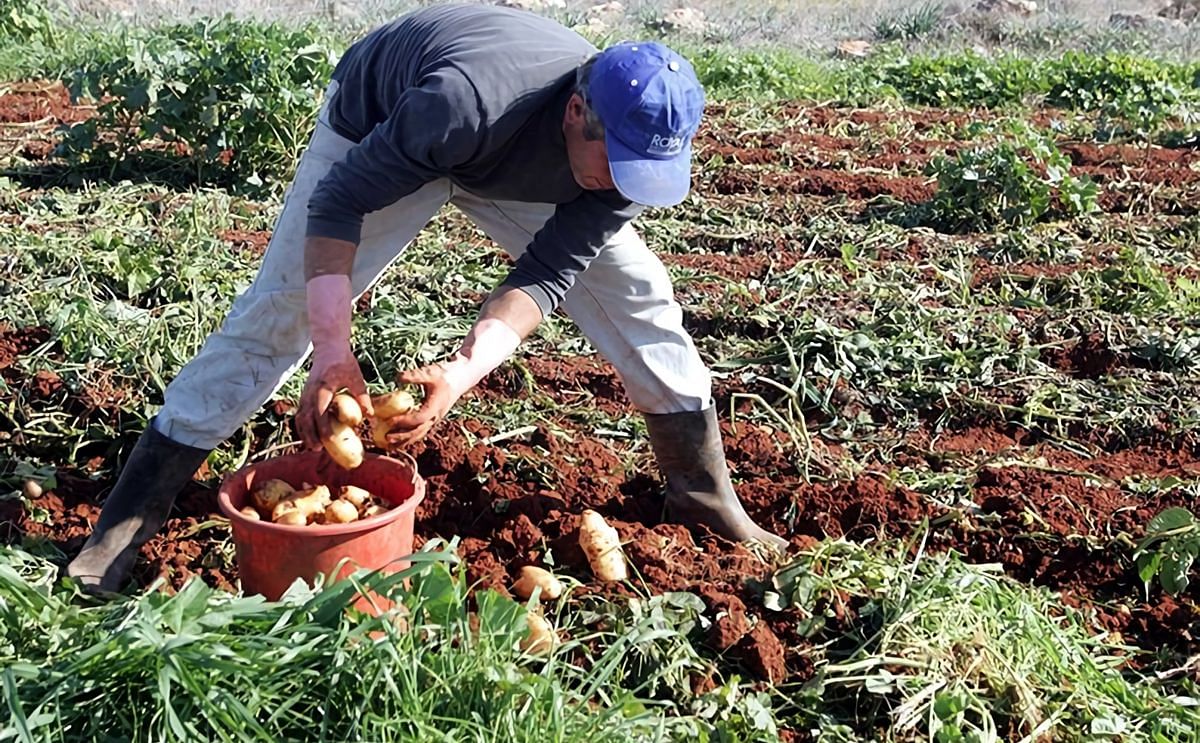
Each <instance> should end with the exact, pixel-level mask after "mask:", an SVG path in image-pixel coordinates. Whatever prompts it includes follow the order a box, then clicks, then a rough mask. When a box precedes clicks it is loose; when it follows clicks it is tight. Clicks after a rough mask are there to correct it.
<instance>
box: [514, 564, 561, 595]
mask: <svg viewBox="0 0 1200 743" xmlns="http://www.w3.org/2000/svg"><path fill="white" fill-rule="evenodd" d="M512 588H513V593H515V594H517V595H518V596H520V597H521V598H523V599H527V598H529V597H530V596H532V595H533V590H534V589H535V588H540V589H542V592H541V594H540V595H539V598H540V599H541V600H542V601H553V600H554V599H556V598H558V597H559V596H561V595H562V592H563V585H562V582H561V581H559V579H558V578H555V577H554V575H553V574H552V573H551V572H550V571H549V570H543V569H542V568H539V567H534V566H533V565H526V566H525V567H523V568H521V577H520V578H518V579H517V582H516V583H513V587H512Z"/></svg>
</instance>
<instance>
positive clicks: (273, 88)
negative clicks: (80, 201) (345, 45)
mask: <svg viewBox="0 0 1200 743" xmlns="http://www.w3.org/2000/svg"><path fill="white" fill-rule="evenodd" d="M119 50H120V51H119V52H117V53H114V52H113V51H112V50H105V51H104V52H103V53H100V54H97V55H96V56H93V57H90V58H88V59H86V60H85V61H84V62H83V63H82V64H81V65H80V66H79V68H78V69H77V70H75V72H74V73H73V74H72V75H71V76H70V79H69V80H68V81H67V82H68V86H69V89H70V91H71V94H72V96H73V97H74V98H79V97H86V98H90V99H92V100H95V101H98V102H99V107H98V109H97V111H96V115H95V116H94V117H93V118H91V119H89V120H87V121H85V122H82V123H79V124H75V125H74V126H72V127H70V129H69V130H68V131H67V132H66V134H65V137H64V140H63V144H62V154H63V155H65V156H66V158H67V159H68V161H69V162H70V163H71V164H72V165H73V166H74V167H76V168H79V169H82V170H101V171H102V170H104V169H107V170H108V171H109V173H110V174H114V175H115V174H116V173H117V172H118V171H119V170H121V169H131V168H138V167H140V168H141V169H143V170H145V169H150V170H151V171H153V170H155V169H156V168H157V169H158V170H159V171H160V172H164V171H165V172H176V171H182V172H185V173H188V174H190V175H192V176H193V177H194V178H195V180H196V181H198V182H210V183H216V184H220V185H229V186H235V187H237V188H239V189H240V190H243V191H251V192H252V191H256V190H262V189H263V188H265V187H266V184H267V183H268V182H270V181H274V180H278V179H281V178H285V177H286V175H287V174H288V173H289V172H290V170H291V168H292V167H293V165H294V160H295V158H296V156H297V154H298V152H299V149H300V148H301V146H302V145H303V143H304V139H305V137H307V134H308V132H309V131H310V130H311V123H312V120H313V118H314V116H315V114H316V111H317V107H318V105H319V101H320V97H321V91H322V90H323V88H324V86H325V85H326V83H327V82H328V79H329V74H330V72H331V71H332V65H333V62H334V61H335V55H334V53H333V51H332V50H331V47H330V46H328V45H326V44H325V43H324V42H323V40H322V38H321V36H320V35H319V33H318V32H317V30H315V29H314V28H297V29H292V28H284V27H283V26H280V25H275V24H269V25H268V24H261V23H247V22H241V21H237V20H234V19H232V18H228V17H226V18H222V19H216V20H205V21H199V22H195V23H189V24H180V25H175V26H171V27H168V28H166V29H162V30H159V31H157V32H155V33H153V34H147V33H141V32H135V33H131V34H129V35H128V36H126V37H124V38H123V40H122V43H121V44H120V45H119ZM150 163H153V164H150Z"/></svg>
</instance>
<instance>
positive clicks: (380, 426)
mask: <svg viewBox="0 0 1200 743" xmlns="http://www.w3.org/2000/svg"><path fill="white" fill-rule="evenodd" d="M390 430H391V429H390V428H388V424H387V422H386V421H384V420H383V419H382V418H375V419H372V421H371V441H373V442H375V446H377V447H379V448H380V449H383V450H384V451H389V450H390V449H391V448H392V445H391V443H390V442H389V441H388V440H387V435H388V431H390Z"/></svg>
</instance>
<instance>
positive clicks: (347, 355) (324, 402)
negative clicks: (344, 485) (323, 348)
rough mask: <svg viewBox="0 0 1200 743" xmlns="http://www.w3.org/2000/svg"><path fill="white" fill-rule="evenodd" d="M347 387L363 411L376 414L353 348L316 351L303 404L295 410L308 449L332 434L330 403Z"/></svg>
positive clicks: (319, 443)
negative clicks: (329, 414) (331, 351)
mask: <svg viewBox="0 0 1200 743" xmlns="http://www.w3.org/2000/svg"><path fill="white" fill-rule="evenodd" d="M342 390H346V391H347V392H349V393H350V395H351V396H352V397H353V398H354V399H355V400H356V401H357V402H358V405H359V407H361V408H362V409H363V415H373V414H374V411H373V410H372V409H371V396H370V395H369V394H368V393H367V383H366V382H365V381H364V380H363V375H362V370H361V369H359V367H358V359H356V358H354V354H353V353H351V352H350V348H349V347H346V348H345V349H340V350H339V351H336V352H334V353H328V352H321V353H313V363H312V371H311V372H310V373H309V375H308V381H307V382H305V384H304V391H303V392H302V393H301V394H300V405H299V409H298V410H297V411H296V432H297V433H298V434H299V435H300V441H301V442H303V444H304V448H305V449H315V448H317V447H318V446H320V445H321V440H322V439H326V438H329V437H330V436H331V435H332V434H333V430H332V427H331V423H330V419H329V416H328V415H327V411H328V410H329V403H330V402H332V400H333V396H334V395H336V394H337V393H338V392H340V391H342Z"/></svg>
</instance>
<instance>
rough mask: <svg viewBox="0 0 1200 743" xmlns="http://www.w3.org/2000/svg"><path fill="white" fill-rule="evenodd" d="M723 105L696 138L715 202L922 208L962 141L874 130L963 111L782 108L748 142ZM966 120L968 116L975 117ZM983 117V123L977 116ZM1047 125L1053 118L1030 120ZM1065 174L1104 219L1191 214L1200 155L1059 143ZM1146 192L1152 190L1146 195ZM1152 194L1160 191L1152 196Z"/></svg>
mask: <svg viewBox="0 0 1200 743" xmlns="http://www.w3.org/2000/svg"><path fill="white" fill-rule="evenodd" d="M723 115H725V116H727V115H729V110H728V107H727V106H719V107H717V108H716V109H714V113H713V115H710V116H709V117H708V118H707V119H706V123H705V124H704V125H703V126H702V127H701V129H700V132H699V134H698V135H697V138H696V149H697V153H698V156H699V157H700V158H701V159H707V158H710V157H714V156H719V157H720V158H721V159H722V160H723V161H724V162H725V163H727V164H728V165H727V167H725V168H722V169H719V170H717V171H714V172H712V173H711V174H710V175H709V177H708V178H706V179H704V180H702V181H701V182H700V183H698V188H700V189H701V190H705V189H711V191H713V192H715V193H716V194H719V195H741V194H761V193H764V192H766V193H772V194H795V195H811V196H817V197H829V196H841V197H845V198H848V199H851V200H854V201H863V200H869V199H873V198H875V197H877V196H881V195H887V196H890V197H893V198H896V199H898V200H900V201H903V202H907V203H912V204H917V203H922V202H924V201H927V200H929V199H930V198H931V197H932V195H933V193H934V191H935V190H936V184H935V183H934V181H933V180H932V179H931V178H928V177H926V176H925V175H924V168H925V166H926V165H927V164H928V163H929V162H930V161H931V160H932V159H933V158H934V156H936V155H938V154H939V153H944V154H947V155H953V154H954V153H955V152H956V151H957V150H958V149H959V148H961V147H963V146H964V143H962V142H955V141H948V140H944V139H936V138H934V139H922V138H903V139H880V138H879V137H878V136H877V135H876V134H875V132H876V129H875V127H881V126H883V125H885V124H886V123H888V122H892V121H895V122H908V123H910V124H911V125H912V126H913V127H914V129H915V130H916V131H917V132H918V133H923V132H928V131H930V130H931V129H934V128H936V127H944V126H947V125H956V126H957V125H962V124H964V123H966V122H967V121H968V120H969V118H970V117H968V115H967V114H963V113H961V112H952V111H939V110H904V111H896V112H879V111H863V110H841V109H831V108H824V107H806V106H800V105H787V106H783V107H781V109H780V110H779V112H778V116H777V117H776V120H777V121H780V122H783V128H782V129H781V130H777V131H772V132H769V133H764V134H759V135H754V134H747V133H743V132H740V131H739V130H738V128H737V127H736V126H733V127H731V126H728V125H727V120H726V119H723V118H722V116H723ZM973 116H974V114H972V115H971V117H973ZM981 116H982V117H983V118H988V115H987V114H986V112H985V113H983V114H981ZM1039 116H1040V119H1041V120H1044V122H1048V121H1049V120H1050V118H1052V116H1053V113H1052V112H1041V113H1040V114H1038V115H1037V116H1035V117H1034V119H1035V121H1037V120H1039ZM845 123H850V124H855V125H861V126H858V127H857V128H856V129H854V130H852V131H856V132H857V133H858V136H844V134H843V132H844V131H845V130H844V128H836V129H835V131H838V132H839V134H838V135H837V136H834V135H830V134H826V133H825V130H827V129H829V128H830V127H840V125H842V124H845ZM1061 148H1062V150H1063V152H1064V153H1065V154H1066V155H1067V156H1068V157H1070V158H1071V161H1072V164H1073V167H1072V172H1073V173H1074V174H1076V175H1087V176H1088V177H1090V178H1092V179H1093V180H1094V181H1096V183H1097V184H1098V185H1099V186H1100V196H1099V202H1100V206H1101V208H1102V209H1103V210H1104V211H1107V212H1118V213H1119V212H1129V213H1134V214H1142V213H1147V212H1149V211H1151V210H1153V211H1156V212H1160V213H1167V214H1193V213H1195V210H1196V207H1195V204H1194V202H1195V199H1194V194H1191V192H1190V191H1191V189H1192V187H1193V186H1194V184H1195V183H1197V182H1198V181H1200V169H1197V168H1196V167H1195V165H1196V163H1197V162H1200V153H1198V152H1197V151H1196V150H1195V149H1194V148H1193V149H1167V148H1162V147H1150V148H1145V147H1139V146H1132V145H1121V144H1092V143H1080V142H1069V141H1068V142H1063V143H1062V144H1061ZM1147 186H1149V187H1153V190H1149V191H1148V189H1147V188H1146V187H1147ZM1158 189H1166V191H1160V190H1158Z"/></svg>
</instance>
